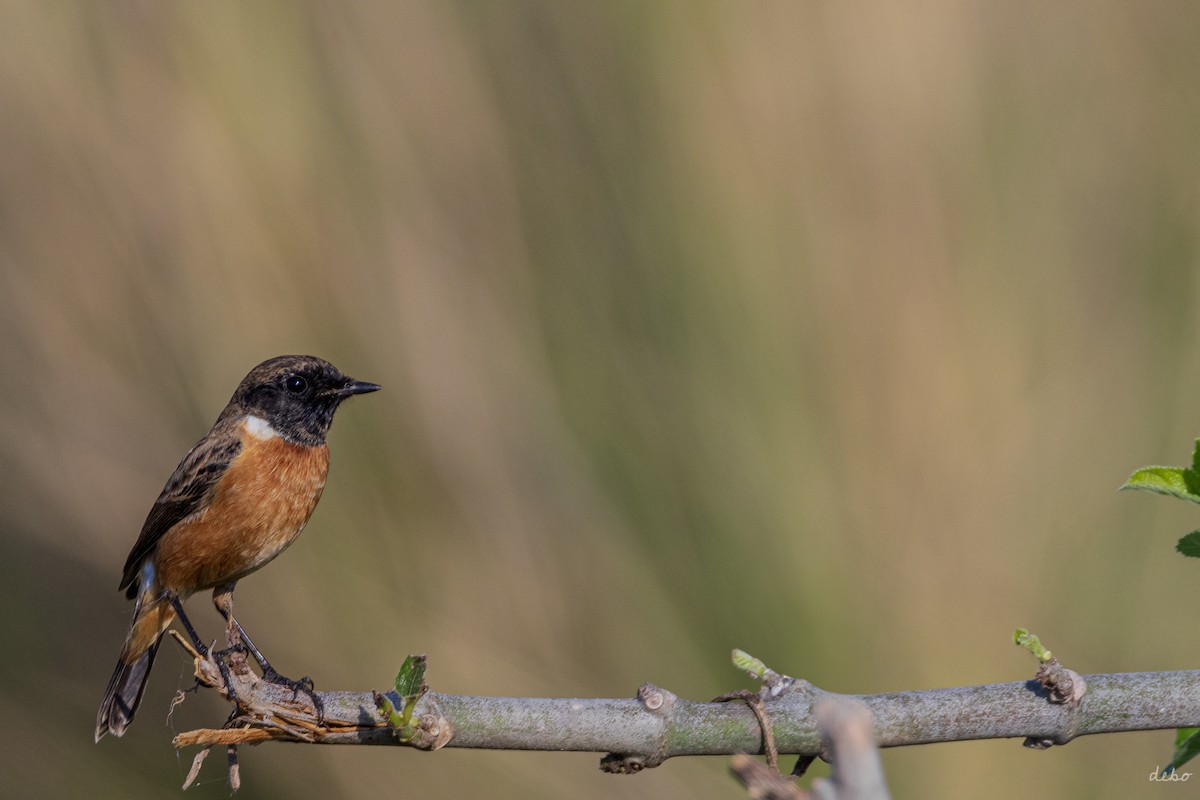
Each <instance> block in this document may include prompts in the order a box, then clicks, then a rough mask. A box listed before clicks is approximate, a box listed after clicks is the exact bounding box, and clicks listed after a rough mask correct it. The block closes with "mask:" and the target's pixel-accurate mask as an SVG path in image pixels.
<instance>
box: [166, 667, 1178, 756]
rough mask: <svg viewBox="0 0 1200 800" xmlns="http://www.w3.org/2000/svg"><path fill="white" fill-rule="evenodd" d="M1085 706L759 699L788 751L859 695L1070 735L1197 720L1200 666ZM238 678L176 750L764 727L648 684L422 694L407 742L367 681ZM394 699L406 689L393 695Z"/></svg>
mask: <svg viewBox="0 0 1200 800" xmlns="http://www.w3.org/2000/svg"><path fill="white" fill-rule="evenodd" d="M197 675H198V677H199V678H200V680H201V682H202V683H206V684H208V685H210V686H214V687H217V688H219V689H220V690H221V691H222V692H224V686H223V684H222V681H221V678H220V674H219V672H218V671H217V670H216V668H215V666H214V665H213V663H212V662H211V661H206V660H204V659H199V658H198V659H197ZM1084 677H1085V679H1086V681H1087V693H1086V696H1084V697H1083V698H1082V700H1081V701H1080V702H1078V703H1065V704H1064V703H1053V702H1050V701H1049V700H1048V699H1047V695H1046V690H1045V689H1043V688H1042V686H1041V685H1040V684H1039V683H1038V682H1037V681H1033V680H1030V681H1022V682H1015V683H1000V684H989V685H983V686H966V687H960V688H952V689H929V690H924V691H910V692H891V693H886V694H870V695H839V694H835V693H832V692H825V691H823V690H820V689H818V688H816V687H814V686H812V685H811V684H808V683H807V682H805V681H796V682H795V684H794V685H793V686H791V687H790V688H789V689H788V690H786V691H783V692H781V693H780V694H779V696H777V697H773V698H770V699H768V700H767V701H766V703H765V709H766V712H767V715H768V718H769V719H770V722H771V726H772V728H773V732H774V738H775V743H776V746H777V748H778V750H779V752H780V753H782V754H797V755H802V756H821V755H827V754H825V753H824V751H823V749H822V748H823V745H822V737H821V734H820V732H819V730H818V726H817V720H816V718H815V716H814V709H815V707H816V705H817V704H818V703H819V702H820V701H822V700H837V699H840V698H844V699H851V700H856V701H858V702H859V703H861V704H862V705H864V706H865V707H866V708H867V709H868V710H869V712H870V714H871V717H872V719H873V729H874V736H875V739H876V741H877V743H878V745H879V746H880V747H900V746H906V745H917V744H930V743H933V742H949V741H964V740H969V739H998V738H1015V737H1022V738H1026V739H1028V740H1030V741H1031V742H1041V743H1052V744H1065V743H1066V742H1069V741H1071V740H1072V739H1074V738H1076V737H1078V736H1086V735H1089V734H1096V733H1115V732H1119V731H1135V730H1153V729H1163V728H1179V727H1187V726H1192V725H1197V724H1200V671H1197V670H1191V671H1176V672H1140V673H1124V674H1108V675H1105V674H1100V675H1087V676H1084ZM233 681H234V684H235V686H234V688H235V691H236V694H237V696H238V698H239V700H240V704H241V707H242V711H243V713H242V714H241V716H240V717H238V718H237V719H236V720H234V721H233V722H232V723H231V725H230V726H227V727H226V728H223V729H219V730H197V731H190V732H187V733H183V734H180V735H179V736H177V737H176V738H175V745H176V747H187V746H196V745H199V746H213V745H237V744H249V743H256V742H262V741H269V740H277V741H293V742H313V743H320V744H360V745H361V744H374V745H387V744H391V745H395V744H407V745H409V746H414V747H419V748H424V749H437V748H439V747H442V746H446V747H468V748H487V749H500V750H545V751H567V750H571V751H588V752H598V753H608V754H610V755H609V756H608V757H606V759H605V763H604V768H605V769H607V770H609V771H613V772H633V771H637V770H639V769H642V768H644V767H652V766H657V765H658V764H661V763H662V762H663V761H664V760H666V759H667V758H671V757H674V756H686V755H728V754H734V753H761V752H762V751H763V741H764V736H763V731H762V730H761V729H760V726H759V723H758V721H757V719H756V717H755V714H754V713H753V712H752V711H751V709H750V708H749V707H747V706H746V704H745V703H739V702H722V703H710V702H695V701H690V700H682V699H679V698H676V697H675V696H674V695H673V694H671V693H670V692H668V691H665V690H662V689H658V688H657V687H654V686H652V685H649V684H647V685H646V686H644V687H643V688H642V690H641V691H640V692H639V696H638V697H637V698H629V699H558V698H520V697H471V696H465V695H451V694H441V693H438V692H432V691H431V692H427V693H426V694H424V695H423V696H422V697H421V698H420V699H419V700H418V701H417V703H416V706H415V710H414V714H413V722H414V725H415V732H414V734H413V735H412V737H411V739H410V740H409V741H406V742H401V741H399V739H398V738H397V735H396V732H395V730H394V729H393V728H391V727H389V725H388V723H387V722H386V721H385V719H384V718H383V717H382V716H381V714H380V713H379V712H378V711H377V709H376V704H375V700H374V697H373V694H372V692H369V691H364V692H318V693H317V696H318V697H319V698H320V700H321V702H322V704H323V706H324V714H323V716H322V718H321V719H320V720H318V719H317V716H316V714H315V711H314V709H313V706H312V703H311V701H310V700H309V698H307V697H306V696H305V695H304V694H303V693H300V694H299V695H296V696H293V694H292V692H291V690H289V689H286V688H284V687H281V686H277V685H273V684H268V683H264V682H263V681H262V680H261V679H259V678H258V677H257V676H256V675H254V674H253V673H252V672H250V671H249V670H248V669H240V670H235V671H234V672H233ZM389 697H390V698H391V700H392V701H393V703H396V705H397V708H400V707H403V700H402V699H401V698H398V697H396V696H395V695H394V694H390V695H389Z"/></svg>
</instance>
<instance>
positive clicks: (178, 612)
mask: <svg viewBox="0 0 1200 800" xmlns="http://www.w3.org/2000/svg"><path fill="white" fill-rule="evenodd" d="M171 608H173V609H175V616H177V617H178V618H179V621H180V622H182V623H183V627H184V630H186V631H187V634H188V636H189V637H190V638H191V640H192V645H194V646H195V648H196V649H197V650H199V651H200V655H202V656H207V655H208V645H206V644H205V643H204V642H203V641H202V640H201V639H200V634H198V633H196V629H195V628H193V627H192V622H191V620H189V619H188V618H187V614H185V613H183V603H182V602H180V600H179V598H178V597H172V598H171Z"/></svg>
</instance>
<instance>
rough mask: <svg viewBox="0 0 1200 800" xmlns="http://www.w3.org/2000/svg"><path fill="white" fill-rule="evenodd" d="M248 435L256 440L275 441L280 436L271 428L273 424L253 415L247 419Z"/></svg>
mask: <svg viewBox="0 0 1200 800" xmlns="http://www.w3.org/2000/svg"><path fill="white" fill-rule="evenodd" d="M246 433H248V434H250V435H251V436H253V437H254V438H255V439H274V438H275V437H276V436H278V435H279V434H277V433H275V429H274V428H272V427H271V423H269V422H267V421H266V420H265V419H263V418H262V417H256V416H254V415H253V414H251V415H250V416H248V417H246Z"/></svg>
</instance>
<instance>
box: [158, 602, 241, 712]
mask: <svg viewBox="0 0 1200 800" xmlns="http://www.w3.org/2000/svg"><path fill="white" fill-rule="evenodd" d="M171 607H172V608H174V609H175V616H177V617H179V621H180V622H182V623H183V627H184V629H185V630H186V631H187V633H188V636H189V637H191V639H192V645H193V646H195V648H196V650H197V651H199V653H200V655H202V656H204V657H205V658H207V657H208V656H209V654H210V653H212V650H211V648H209V646H208V645H206V644H205V643H204V642H203V641H202V640H201V639H200V634H198V633H196V629H195V628H193V627H192V622H191V620H189V619H188V618H187V614H185V613H183V603H182V602H180V600H179V598H178V597H172V598H171ZM221 652H224V651H221ZM221 652H218V653H215V654H213V655H215V656H216V657H215V658H213V661H214V662H216V665H217V669H218V670H220V672H221V680H223V681H225V693H226V694H227V695H229V699H230V700H231V701H232V702H233V705H234V712H233V713H234V714H237V709H238V708H240V707H241V703H240V702H239V701H238V696H237V692H235V691H234V689H233V677H232V676H231V675H230V674H229V665H228V664H226V663H225V660H224V659H222V658H220V656H221Z"/></svg>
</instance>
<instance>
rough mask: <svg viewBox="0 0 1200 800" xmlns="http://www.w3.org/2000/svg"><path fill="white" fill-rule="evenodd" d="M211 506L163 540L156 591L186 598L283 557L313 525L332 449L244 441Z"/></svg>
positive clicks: (274, 438) (265, 440) (157, 559)
mask: <svg viewBox="0 0 1200 800" xmlns="http://www.w3.org/2000/svg"><path fill="white" fill-rule="evenodd" d="M242 441H243V448H242V451H241V453H239V454H238V456H237V458H235V459H234V461H233V463H232V464H230V466H229V468H228V470H226V472H225V474H224V475H223V476H222V477H221V480H220V482H219V483H218V484H217V487H216V493H215V494H214V495H213V499H212V502H211V503H210V504H209V505H208V507H207V508H205V509H204V510H203V511H202V512H200V513H199V514H196V515H194V516H192V517H189V518H188V519H186V520H183V521H182V522H180V523H178V524H177V525H175V526H174V527H173V528H171V530H169V531H168V532H167V533H166V534H165V535H164V536H163V538H162V539H161V540H160V541H159V543H158V546H157V548H156V550H155V555H154V565H155V569H156V572H157V576H158V582H159V585H160V586H162V587H164V588H167V589H170V590H173V591H175V592H177V593H178V594H180V595H183V596H187V595H188V594H191V593H192V592H196V591H199V590H201V589H208V588H212V587H214V586H220V585H222V584H226V583H232V582H234V581H236V580H238V579H239V578H242V577H244V576H246V575H249V574H250V573H251V572H254V571H255V570H256V569H258V568H259V567H262V566H263V565H264V564H266V563H267V562H269V561H270V560H271V559H273V558H275V556H277V555H279V554H280V553H282V552H283V551H284V549H286V548H287V546H288V545H290V544H291V543H292V542H293V541H294V540H295V538H296V537H297V536H298V535H299V534H300V531H301V530H302V529H303V528H304V524H305V523H306V522H308V518H309V516H310V515H311V514H312V512H313V509H314V508H316V506H317V501H318V500H320V499H321V491H322V490H323V489H324V488H325V476H326V475H327V474H328V472H329V448H328V446H326V445H321V446H319V447H306V446H304V445H297V444H292V443H290V442H287V441H284V440H283V439H281V438H280V437H278V436H269V437H268V438H260V437H258V436H255V435H253V434H250V433H246V434H244V435H243V437H242Z"/></svg>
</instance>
